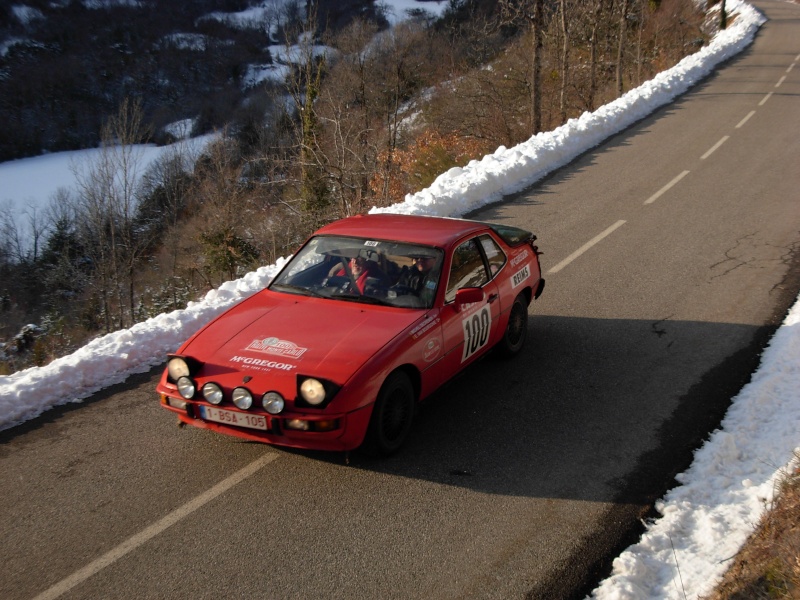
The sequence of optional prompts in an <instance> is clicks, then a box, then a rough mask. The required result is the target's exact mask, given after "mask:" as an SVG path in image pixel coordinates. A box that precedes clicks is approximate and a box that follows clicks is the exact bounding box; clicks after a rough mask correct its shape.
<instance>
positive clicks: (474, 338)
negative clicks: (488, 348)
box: [461, 304, 492, 362]
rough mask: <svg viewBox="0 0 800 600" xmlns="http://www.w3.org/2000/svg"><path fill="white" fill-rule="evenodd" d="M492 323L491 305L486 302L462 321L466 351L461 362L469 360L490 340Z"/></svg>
mask: <svg viewBox="0 0 800 600" xmlns="http://www.w3.org/2000/svg"><path fill="white" fill-rule="evenodd" d="M491 323H492V314H491V312H490V311H489V305H488V304H485V305H484V306H483V308H481V309H480V310H479V311H478V312H476V313H475V314H473V315H472V316H471V317H468V318H466V319H464V320H463V321H461V326H462V328H463V329H464V352H463V353H462V354H461V362H464V361H465V360H467V359H468V358H469V357H470V356H472V355H473V354H475V353H476V352H477V351H478V350H480V349H481V348H483V347H484V346H485V345H486V344H487V342H488V341H489V329H490V327H489V326H490V325H491Z"/></svg>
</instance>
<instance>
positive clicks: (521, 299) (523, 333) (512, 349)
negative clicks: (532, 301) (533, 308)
mask: <svg viewBox="0 0 800 600" xmlns="http://www.w3.org/2000/svg"><path fill="white" fill-rule="evenodd" d="M527 337H528V303H527V302H525V296H523V295H522V294H520V295H519V296H517V297H516V298H514V304H512V305H511V314H510V315H509V316H508V325H506V331H505V333H504V334H503V339H502V341H501V342H500V350H501V352H502V353H503V354H504V355H505V356H508V357H511V356H514V355H515V354H517V353H519V351H520V350H522V347H523V346H524V345H525V340H526V339H527Z"/></svg>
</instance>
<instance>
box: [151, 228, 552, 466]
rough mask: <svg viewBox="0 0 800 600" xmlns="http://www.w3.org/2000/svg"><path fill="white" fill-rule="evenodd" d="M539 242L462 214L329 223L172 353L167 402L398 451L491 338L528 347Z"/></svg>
mask: <svg viewBox="0 0 800 600" xmlns="http://www.w3.org/2000/svg"><path fill="white" fill-rule="evenodd" d="M535 240H536V236H534V235H533V234H532V233H530V232H528V231H525V230H523V229H519V228H516V227H510V226H507V225H496V224H489V223H480V222H476V221H469V220H464V219H450V218H438V217H420V216H403V215H389V214H380V215H362V216H356V217H350V218H347V219H342V220H340V221H336V222H334V223H331V224H330V225H327V226H325V227H323V228H322V229H320V230H319V231H317V232H316V233H315V234H314V235H313V236H312V237H311V238H310V239H309V240H308V241H307V242H306V243H305V244H304V245H303V246H302V248H300V250H299V251H298V252H297V253H296V254H295V255H294V257H293V258H292V260H291V261H290V262H289V263H288V264H287V265H286V266H285V267H284V268H283V269H282V270H281V271H280V273H278V275H277V276H276V277H275V278H274V279H273V280H272V282H271V283H270V284H269V286H267V288H266V289H264V290H262V291H260V292H258V293H256V294H255V295H253V296H251V297H250V298H248V299H247V300H244V301H243V302H241V303H239V304H237V305H236V306H234V307H233V308H231V309H230V310H228V311H227V312H226V313H224V314H223V315H221V316H219V317H218V318H217V319H215V320H214V321H212V322H211V323H209V324H208V325H206V326H205V327H203V328H202V329H201V330H200V331H198V332H197V333H195V334H194V335H193V336H192V337H191V338H190V339H189V340H188V341H186V342H185V343H184V344H183V345H182V346H181V347H180V348H179V349H178V351H177V353H176V354H174V355H170V356H169V357H168V364H167V368H166V370H165V371H164V374H163V376H162V378H161V381H160V383H159V384H158V388H157V391H158V392H159V393H160V395H161V403H162V406H163V407H164V408H166V409H168V410H170V411H172V412H174V413H176V414H177V415H178V418H179V419H180V420H181V421H182V422H184V423H188V424H189V425H194V426H195V427H202V428H205V429H211V430H213V431H217V432H219V433H226V434H229V435H233V436H237V437H240V438H245V439H248V440H255V441H259V442H266V443H269V444H276V445H281V446H291V447H295V448H308V449H319V450H351V449H354V448H358V447H362V448H364V449H365V450H367V451H369V452H371V453H379V454H390V453H392V452H394V451H395V450H397V449H398V448H399V447H400V446H401V445H402V443H403V441H404V440H405V438H406V436H407V435H408V432H409V430H410V428H411V423H412V420H413V417H414V412H415V409H416V405H417V403H418V402H419V401H421V400H423V399H425V398H426V397H427V396H429V395H430V394H431V393H433V392H434V391H435V390H436V389H437V388H439V387H440V386H441V385H442V384H443V383H445V382H446V381H448V380H449V379H450V378H452V377H453V376H454V375H455V374H456V373H458V372H459V371H461V370H462V369H464V368H465V367H466V366H467V365H469V364H470V363H472V362H474V361H475V360H476V359H478V358H479V357H480V356H482V355H484V354H485V353H486V352H488V351H489V349H491V348H492V347H495V346H497V347H498V348H499V349H500V350H501V351H502V352H503V353H505V354H507V355H514V354H516V353H517V352H519V351H520V349H521V348H522V346H523V344H524V343H525V338H526V335H527V331H528V305H529V304H530V303H531V301H532V300H533V299H534V298H538V297H539V295H540V294H541V293H542V290H543V289H544V279H542V276H541V270H540V267H539V254H540V253H539V250H538V248H537V247H536V245H534V242H535Z"/></svg>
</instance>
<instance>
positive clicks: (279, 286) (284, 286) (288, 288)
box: [269, 283, 327, 298]
mask: <svg viewBox="0 0 800 600" xmlns="http://www.w3.org/2000/svg"><path fill="white" fill-rule="evenodd" d="M269 289H271V290H280V291H283V292H289V293H298V294H302V295H303V296H314V297H316V298H327V296H325V295H323V294H320V293H319V292H317V291H315V290H312V289H309V288H305V287H301V286H299V285H292V284H291V283H274V284H272V285H271V286H269Z"/></svg>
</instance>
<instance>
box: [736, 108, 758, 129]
mask: <svg viewBox="0 0 800 600" xmlns="http://www.w3.org/2000/svg"><path fill="white" fill-rule="evenodd" d="M754 114H756V111H754V110H751V111H750V113H749V114H748V115H747V116H746V117H745V118H744V119H742V120H741V121H739V124H738V125H736V129H739V128H741V127H742V125H744V124H745V123H747V122H748V121H749V120H750V117H752V116H753V115H754Z"/></svg>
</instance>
